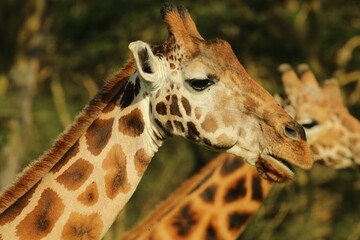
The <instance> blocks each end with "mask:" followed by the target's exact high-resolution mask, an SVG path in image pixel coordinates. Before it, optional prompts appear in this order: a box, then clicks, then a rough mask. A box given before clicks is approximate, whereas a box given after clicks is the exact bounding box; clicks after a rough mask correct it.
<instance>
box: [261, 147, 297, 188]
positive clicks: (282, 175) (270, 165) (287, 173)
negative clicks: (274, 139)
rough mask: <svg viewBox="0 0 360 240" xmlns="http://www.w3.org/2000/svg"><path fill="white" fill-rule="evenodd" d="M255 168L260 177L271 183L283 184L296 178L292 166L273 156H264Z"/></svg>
mask: <svg viewBox="0 0 360 240" xmlns="http://www.w3.org/2000/svg"><path fill="white" fill-rule="evenodd" d="M255 167H256V169H257V171H258V172H259V175H260V176H261V177H262V178H264V179H265V180H267V181H269V182H275V183H283V182H287V181H290V180H292V179H293V178H294V172H293V171H292V168H291V166H290V164H289V163H288V162H287V161H286V160H283V159H280V158H276V157H275V156H272V155H268V154H262V155H261V156H260V157H259V159H258V161H256V163H255Z"/></svg>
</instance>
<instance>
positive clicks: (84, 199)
mask: <svg viewBox="0 0 360 240" xmlns="http://www.w3.org/2000/svg"><path fill="white" fill-rule="evenodd" d="M98 199H99V191H98V187H97V185H96V183H95V182H92V183H91V184H90V185H89V186H87V187H86V189H85V191H84V192H83V193H81V194H80V195H79V197H78V198H77V200H78V201H79V202H81V203H82V204H84V205H85V206H92V205H94V204H95V203H97V201H98Z"/></svg>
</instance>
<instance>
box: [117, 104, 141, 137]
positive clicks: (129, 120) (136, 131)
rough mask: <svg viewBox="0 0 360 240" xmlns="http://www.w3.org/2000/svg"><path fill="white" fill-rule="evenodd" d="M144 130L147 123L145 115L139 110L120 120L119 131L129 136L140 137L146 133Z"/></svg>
mask: <svg viewBox="0 0 360 240" xmlns="http://www.w3.org/2000/svg"><path fill="white" fill-rule="evenodd" d="M144 129H145V123H144V120H143V115H142V113H141V111H140V110H139V109H137V108H136V109H134V110H132V111H131V112H130V113H129V114H127V115H125V116H123V117H121V118H120V119H119V131H120V132H122V133H123V134H125V135H127V136H130V137H136V136H140V135H141V134H142V133H143V132H144Z"/></svg>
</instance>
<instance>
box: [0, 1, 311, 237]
mask: <svg viewBox="0 0 360 240" xmlns="http://www.w3.org/2000/svg"><path fill="white" fill-rule="evenodd" d="M161 15H162V18H163V20H164V22H165V24H166V26H167V28H168V30H169V37H168V39H167V40H166V41H165V42H164V43H163V44H162V45H159V46H151V45H149V44H147V43H145V42H142V41H136V42H132V43H130V44H129V49H130V51H131V52H132V54H133V59H132V60H130V61H129V62H128V63H127V65H126V66H125V67H124V69H123V70H121V71H120V72H119V73H118V74H116V75H115V76H114V77H113V78H112V79H111V80H110V81H109V82H108V83H107V84H106V85H105V86H104V88H103V89H102V90H101V91H100V93H99V94H98V95H97V96H96V97H95V98H94V99H93V100H92V101H91V102H90V103H89V105H88V107H86V108H85V110H84V112H83V113H82V114H80V115H79V117H78V118H77V119H76V120H75V123H74V124H73V125H72V126H71V127H70V128H69V129H68V130H67V131H65V133H64V134H63V135H62V136H61V137H60V138H59V139H58V140H57V141H56V142H55V144H54V147H53V148H52V149H51V150H50V151H49V152H48V153H46V154H45V155H44V156H42V157H41V158H40V159H39V160H38V161H35V162H34V163H33V164H31V165H30V166H29V167H28V168H27V169H25V170H24V171H23V173H21V174H20V175H19V177H18V179H17V180H16V181H15V183H14V184H13V185H11V186H10V187H9V188H7V189H5V191H4V192H3V193H2V194H1V195H0V200H1V201H0V239H5V238H6V239H8V238H11V239H43V238H46V239H99V238H101V237H102V236H103V235H104V233H105V232H106V231H107V229H108V228H109V227H110V226H111V224H112V223H113V221H114V220H115V218H116V216H117V214H118V213H119V211H120V210H121V209H122V208H123V206H124V205H125V204H126V203H127V201H128V200H129V198H130V197H131V196H132V194H133V192H134V191H135V189H136V187H137V185H138V183H139V181H140V179H141V177H142V175H143V174H144V172H145V170H146V168H147V166H148V164H149V163H150V160H151V158H152V156H153V155H154V154H155V152H156V151H157V150H158V148H159V147H160V146H161V144H162V142H163V141H164V140H165V139H167V138H169V137H170V136H173V135H178V136H183V137H185V138H187V139H189V140H191V141H193V142H196V143H198V144H201V145H203V146H205V147H207V148H211V149H213V150H218V151H226V152H229V153H233V154H236V155H238V156H241V157H242V159H244V160H245V161H247V162H249V163H250V164H252V165H255V166H256V168H257V170H258V171H259V172H260V173H261V175H262V176H263V177H264V178H266V179H269V180H271V181H275V182H284V181H287V180H290V179H292V178H293V171H292V169H291V165H296V166H298V167H302V168H310V167H311V166H312V163H313V160H312V157H311V153H310V148H309V146H308V145H307V143H306V137H305V133H304V130H303V128H302V127H301V126H300V125H299V124H298V123H297V122H296V121H294V120H293V119H292V118H291V117H290V116H289V115H288V114H287V113H286V112H285V111H284V110H283V109H282V108H281V107H280V106H279V105H278V104H277V103H276V101H275V99H274V98H273V97H272V96H271V95H270V94H269V93H268V92H267V91H266V90H265V89H263V88H262V87H261V86H260V85H258V84H257V83H256V82H255V81H254V80H252V79H251V78H250V76H249V75H248V74H247V73H246V71H245V69H244V68H243V67H242V65H241V64H240V63H239V61H238V60H237V58H236V57H235V54H234V53H233V51H232V50H231V47H230V45H229V44H228V43H227V42H226V41H223V40H213V41H206V40H204V39H203V38H202V37H201V36H200V34H199V33H198V31H197V29H196V26H195V23H194V22H193V20H192V19H191V17H190V14H189V12H188V11H187V10H186V9H185V8H184V7H179V8H177V7H174V6H172V5H168V4H166V5H164V7H163V8H162V10H161ZM225 103H226V104H225ZM224 105H225V106H224ZM220 107H221V108H220ZM267 109H271V110H267ZM250 132H251V134H250Z"/></svg>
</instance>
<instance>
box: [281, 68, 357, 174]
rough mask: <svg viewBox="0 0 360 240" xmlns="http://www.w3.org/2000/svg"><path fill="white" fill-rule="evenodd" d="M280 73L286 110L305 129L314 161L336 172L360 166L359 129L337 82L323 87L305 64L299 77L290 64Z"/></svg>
mask: <svg viewBox="0 0 360 240" xmlns="http://www.w3.org/2000/svg"><path fill="white" fill-rule="evenodd" d="M280 71H281V72H282V81H283V84H284V87H285V91H286V94H287V96H288V98H289V100H290V103H289V104H290V105H288V106H285V108H288V110H289V111H288V112H291V115H293V116H294V118H295V119H296V120H297V121H298V122H299V123H300V124H302V126H303V127H304V128H305V131H306V134H307V137H308V142H309V144H310V147H311V150H312V153H313V157H314V159H315V160H318V161H321V162H324V163H325V164H326V165H328V166H330V167H333V168H345V167H349V166H350V165H352V164H353V163H354V161H355V163H357V164H360V146H359V145H360V143H359V141H360V139H359V136H358V135H359V133H360V125H359V122H358V121H357V120H356V119H355V118H354V117H353V116H351V115H350V113H349V112H348V110H347V108H346V107H345V105H344V103H343V101H342V95H341V90H340V87H339V85H338V83H337V81H336V80H334V79H331V80H327V81H325V82H324V84H323V86H322V87H320V86H319V84H318V82H317V80H316V78H315V76H314V74H313V72H312V71H311V70H310V69H309V67H308V66H307V65H305V64H302V65H299V67H298V75H297V74H296V73H295V72H294V70H292V68H291V67H290V66H289V65H288V64H283V65H281V66H280Z"/></svg>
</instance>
